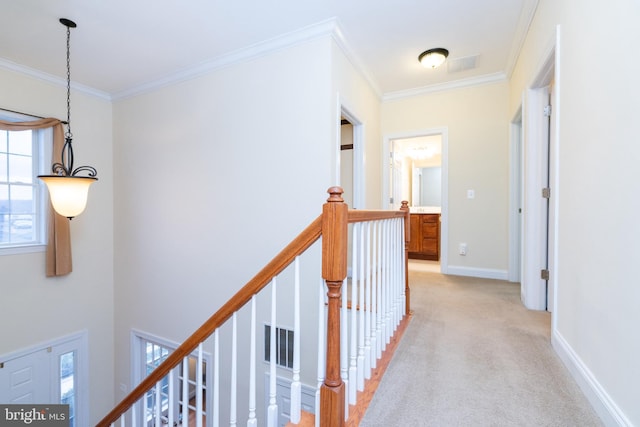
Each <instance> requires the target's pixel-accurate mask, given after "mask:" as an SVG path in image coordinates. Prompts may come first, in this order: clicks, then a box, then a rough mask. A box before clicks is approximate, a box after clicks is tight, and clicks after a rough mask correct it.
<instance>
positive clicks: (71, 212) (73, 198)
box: [39, 175, 98, 218]
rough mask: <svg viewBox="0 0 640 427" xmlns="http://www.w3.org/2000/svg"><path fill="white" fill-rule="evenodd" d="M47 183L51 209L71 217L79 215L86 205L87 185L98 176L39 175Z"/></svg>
mask: <svg viewBox="0 0 640 427" xmlns="http://www.w3.org/2000/svg"><path fill="white" fill-rule="evenodd" d="M39 178H40V179H41V180H43V181H44V182H45V184H47V189H48V190H49V196H50V197H51V204H52V205H53V209H55V211H56V212H58V213H59V214H60V215H62V216H66V217H67V218H73V217H76V216H78V215H80V214H81V213H82V212H83V211H84V208H85V207H86V206H87V197H88V196H89V187H90V186H91V184H93V183H94V182H95V181H97V180H98V178H91V177H83V176H72V177H69V176H58V175H41V176H40V177H39Z"/></svg>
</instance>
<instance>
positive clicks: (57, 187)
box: [38, 18, 98, 219]
mask: <svg viewBox="0 0 640 427" xmlns="http://www.w3.org/2000/svg"><path fill="white" fill-rule="evenodd" d="M60 23H61V24H62V25H64V26H65V27H67V131H66V132H65V135H64V138H65V142H64V147H63V148H62V162H61V163H55V164H54V165H53V167H52V172H53V175H39V176H38V178H40V179H41V180H43V181H44V183H45V184H47V189H48V190H49V195H50V196H51V204H52V205H53V208H54V209H55V211H56V212H58V213H59V214H60V215H62V216H66V217H67V218H69V219H72V218H73V217H75V216H78V215H80V214H81V213H82V211H84V208H85V206H86V205H87V197H88V195H89V186H91V184H93V183H94V182H95V181H97V180H98V178H97V177H96V175H97V172H96V169H95V168H94V167H92V166H79V167H77V168H75V169H74V168H73V147H72V146H71V142H72V139H73V134H72V133H71V66H70V61H69V51H70V49H69V47H70V43H69V41H70V37H71V28H75V27H76V23H75V22H73V21H71V20H69V19H66V18H60ZM80 174H82V175H80Z"/></svg>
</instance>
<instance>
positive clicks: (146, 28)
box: [0, 0, 537, 98]
mask: <svg viewBox="0 0 640 427" xmlns="http://www.w3.org/2000/svg"><path fill="white" fill-rule="evenodd" d="M536 5H537V0H483V1H478V0H394V1H390V0H276V1H266V0H261V1H260V0H234V1H220V0H188V1H179V0H154V1H151V0H108V1H98V0H55V1H51V0H0V11H2V18H3V19H2V25H0V67H4V68H10V69H14V70H18V71H22V72H27V73H30V74H34V75H37V76H40V77H43V76H44V77H45V78H50V79H51V80H56V79H58V78H60V79H65V78H66V77H65V74H66V68H65V55H66V54H65V49H66V27H64V26H63V25H62V24H60V23H59V22H58V19H59V18H62V17H64V18H68V19H71V20H73V21H75V22H76V23H77V25H78V26H77V28H75V29H72V30H71V76H72V80H73V82H74V84H78V85H81V86H84V87H85V88H91V89H93V90H95V91H96V93H99V94H102V95H104V96H106V97H110V98H118V97H121V96H125V95H126V94H128V93H134V92H135V91H137V90H140V88H143V87H152V86H153V85H154V84H159V83H160V82H163V81H165V82H166V81H170V80H172V79H174V78H178V77H179V76H185V75H188V74H189V73H191V72H195V70H198V69H206V68H207V67H209V68H212V67H214V66H215V64H222V63H224V62H225V61H226V62H229V61H233V60H237V59H239V58H246V57H247V55H250V54H255V53H256V52H258V51H259V50H260V49H263V50H264V49H266V48H269V46H275V45H277V43H282V42H285V41H287V40H288V41H291V40H295V39H296V38H297V37H310V36H313V35H314V34H319V33H322V32H323V31H332V34H334V36H336V35H337V37H336V38H337V39H338V40H339V42H340V43H342V44H343V46H344V47H345V48H346V49H347V52H348V54H349V55H350V57H351V58H352V60H353V61H354V62H355V63H356V64H358V65H359V67H360V68H361V69H362V71H363V73H364V74H365V75H366V76H367V78H368V79H369V81H370V82H371V83H372V84H373V85H374V87H375V88H376V90H377V91H378V92H379V94H380V95H381V96H391V97H393V96H401V95H402V94H405V93H409V92H411V91H416V90H418V91H419V90H428V89H429V88H438V87H441V88H442V87H450V86H451V85H458V84H467V83H473V82H481V81H491V80H499V79H504V78H505V77H506V76H508V75H509V74H510V72H511V69H512V67H513V64H514V63H515V60H516V59H517V54H518V51H519V49H520V45H521V42H522V40H523V37H524V35H525V33H526V31H527V29H528V24H529V22H530V19H531V16H532V14H533V12H534V11H535V7H536ZM316 24H317V25H316ZM327 29H329V30H327ZM300 30H301V31H300ZM282 36H284V37H282ZM265 41H269V42H267V43H265ZM434 47H444V48H446V49H448V50H449V51H450V56H449V61H448V62H450V63H453V64H455V61H456V60H457V59H460V58H466V57H469V56H475V55H478V57H477V61H476V62H477V66H476V68H474V69H471V70H464V71H458V72H448V69H447V68H448V67H447V66H442V67H440V68H438V69H435V70H428V69H425V68H423V67H422V66H421V65H420V64H419V63H418V60H417V57H418V55H419V54H420V53H421V52H422V51H424V50H426V49H429V48H434Z"/></svg>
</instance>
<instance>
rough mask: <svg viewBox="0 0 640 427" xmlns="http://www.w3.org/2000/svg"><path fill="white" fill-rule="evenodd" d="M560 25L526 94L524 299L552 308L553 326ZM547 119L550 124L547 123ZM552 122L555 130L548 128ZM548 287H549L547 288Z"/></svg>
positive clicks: (541, 307) (532, 305)
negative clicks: (546, 195)
mask: <svg viewBox="0 0 640 427" xmlns="http://www.w3.org/2000/svg"><path fill="white" fill-rule="evenodd" d="M559 37H560V32H559V29H558V28H556V32H555V34H554V37H553V38H552V41H551V42H550V43H549V46H548V48H547V49H546V54H545V55H544V56H543V61H542V62H541V65H540V66H539V67H538V68H537V70H538V71H537V73H535V74H534V76H535V77H534V79H533V80H532V82H531V84H530V85H529V86H528V88H527V89H526V90H525V92H524V93H523V100H522V111H523V116H522V117H523V126H524V128H523V131H524V132H523V135H524V145H523V149H524V151H525V153H524V165H523V166H524V174H523V177H524V195H523V197H524V206H523V207H524V215H523V218H522V220H523V235H522V251H523V254H522V260H523V263H522V266H521V267H522V283H521V286H522V302H523V303H524V305H525V306H526V307H527V308H529V309H532V310H545V309H546V310H548V311H550V312H552V317H551V318H552V327H553V328H555V320H556V318H557V316H556V311H557V305H556V301H557V298H556V295H557V291H558V289H557V288H558V286H557V285H558V282H557V277H558V271H557V270H558V262H557V258H556V256H557V253H558V251H557V238H556V236H557V235H558V222H557V218H558V215H557V213H558V206H559V179H558V177H559V173H558V171H559V167H560V165H559V162H558V158H559V157H558V150H559V132H560V78H559V76H560V70H559V66H558V64H559V63H560V61H559V53H560V52H559V49H558V46H559V42H560V40H559ZM552 82H553V83H554V88H553V91H552V95H553V98H552V100H551V104H552V105H553V111H552V115H551V121H550V122H549V121H548V120H547V119H546V118H545V117H544V115H543V109H544V107H545V106H546V105H547V103H548V101H549V90H548V87H549V85H550V84H551V83H552ZM545 121H546V122H547V123H545ZM548 126H550V127H551V130H552V132H549V131H548V130H547V129H548ZM543 140H544V141H545V143H546V141H547V140H549V147H548V149H549V171H548V173H549V186H550V188H551V197H550V199H549V207H548V209H549V211H548V212H549V220H548V227H547V238H548V240H547V243H546V244H547V249H546V250H547V251H548V255H547V256H548V264H547V269H548V270H549V272H550V275H549V280H548V281H543V280H542V279H541V278H540V270H541V268H543V264H544V263H545V260H543V259H542V258H543V252H545V251H544V248H543V238H545V236H541V226H542V223H543V222H546V216H545V215H546V213H545V212H546V210H545V208H544V206H543V205H544V204H543V198H542V196H541V189H542V184H541V182H542V181H543V179H544V180H545V181H546V177H545V178H543V177H542V172H541V166H540V165H541V162H542V161H545V162H546V158H545V159H542V157H543V150H544V149H545V148H544V147H542V144H540V141H543ZM547 289H548V290H547Z"/></svg>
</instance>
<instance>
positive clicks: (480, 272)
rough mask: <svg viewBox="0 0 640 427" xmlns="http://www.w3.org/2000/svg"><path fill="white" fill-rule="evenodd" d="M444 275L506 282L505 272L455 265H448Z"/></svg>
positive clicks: (506, 274)
mask: <svg viewBox="0 0 640 427" xmlns="http://www.w3.org/2000/svg"><path fill="white" fill-rule="evenodd" d="M443 273H445V274H452V275H454V276H469V277H480V278H483V279H497V280H507V278H508V273H507V271H506V270H494V269H490V268H474V267H462V266H457V265H449V266H447V268H446V272H445V271H443Z"/></svg>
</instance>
